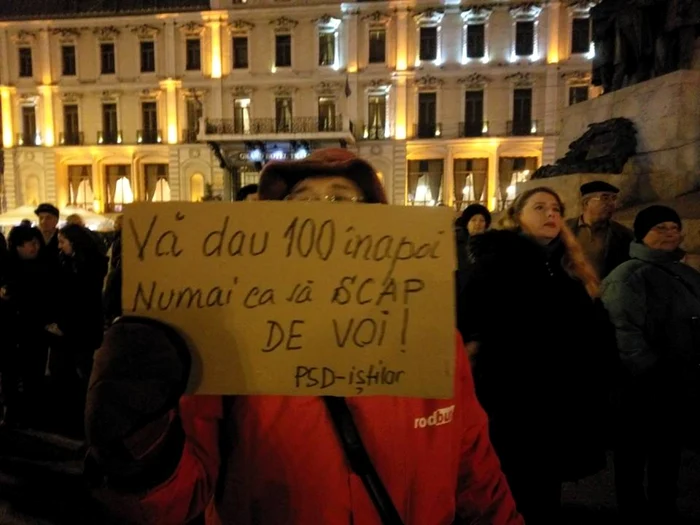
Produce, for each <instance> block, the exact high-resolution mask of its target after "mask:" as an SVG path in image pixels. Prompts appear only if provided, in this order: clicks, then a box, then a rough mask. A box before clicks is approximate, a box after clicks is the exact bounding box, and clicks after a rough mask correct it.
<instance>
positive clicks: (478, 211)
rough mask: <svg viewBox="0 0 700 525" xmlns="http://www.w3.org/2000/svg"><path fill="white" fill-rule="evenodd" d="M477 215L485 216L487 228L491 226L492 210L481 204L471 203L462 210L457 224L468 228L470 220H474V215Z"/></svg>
mask: <svg viewBox="0 0 700 525" xmlns="http://www.w3.org/2000/svg"><path fill="white" fill-rule="evenodd" d="M476 215H481V216H482V217H483V218H484V220H485V221H486V228H487V229H488V227H489V226H491V212H489V209H488V208H487V207H486V206H482V205H481V204H470V205H469V206H467V207H466V208H465V209H464V211H463V212H462V215H461V216H460V217H459V218H458V219H457V220H456V221H455V224H456V225H457V226H461V227H462V228H466V227H467V224H469V221H470V220H472V217H475V216H476Z"/></svg>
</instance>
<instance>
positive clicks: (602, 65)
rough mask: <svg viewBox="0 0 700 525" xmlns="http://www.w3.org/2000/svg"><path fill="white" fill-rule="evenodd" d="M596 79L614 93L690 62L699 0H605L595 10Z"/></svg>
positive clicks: (698, 20)
mask: <svg viewBox="0 0 700 525" xmlns="http://www.w3.org/2000/svg"><path fill="white" fill-rule="evenodd" d="M591 19H592V20H593V41H594V43H595V49H596V57H595V58H594V60H593V84H594V85H597V86H603V91H604V92H606V93H608V92H610V91H615V90H618V89H621V88H623V87H626V86H630V85H633V84H637V83H639V82H643V81H645V80H648V79H650V78H653V77H656V76H660V75H663V74H666V73H670V72H671V71H676V70H677V69H687V68H689V67H690V64H691V62H692V57H693V51H694V46H695V38H696V35H697V30H698V29H699V28H700V2H699V1H698V0H603V1H602V2H600V3H599V4H598V5H597V6H595V7H593V8H592V9H591Z"/></svg>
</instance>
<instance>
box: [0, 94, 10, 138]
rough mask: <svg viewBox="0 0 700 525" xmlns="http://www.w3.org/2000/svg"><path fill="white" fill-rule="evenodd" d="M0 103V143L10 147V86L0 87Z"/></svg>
mask: <svg viewBox="0 0 700 525" xmlns="http://www.w3.org/2000/svg"><path fill="white" fill-rule="evenodd" d="M0 104H2V106H1V107H2V145H3V146H4V147H6V148H11V147H12V144H13V143H12V138H13V137H12V99H11V97H10V88H8V87H0Z"/></svg>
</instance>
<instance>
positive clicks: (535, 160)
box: [0, 0, 596, 213]
mask: <svg viewBox="0 0 700 525" xmlns="http://www.w3.org/2000/svg"><path fill="white" fill-rule="evenodd" d="M68 3H69V4H71V5H75V11H76V14H74V15H66V14H65V13H62V14H61V15H59V14H56V13H54V14H53V15H52V14H50V13H48V14H46V13H44V14H43V15H42V14H41V13H39V12H37V11H36V10H35V11H32V10H31V9H29V8H27V10H26V11H25V12H20V11H16V12H10V11H8V8H3V7H0V102H1V106H0V109H1V111H2V118H1V123H2V135H1V136H2V145H3V151H4V175H3V195H4V206H5V209H11V208H14V207H16V206H20V205H24V204H30V205H33V204H36V203H38V202H41V201H50V202H55V203H57V204H59V205H66V204H74V205H78V206H84V207H87V208H90V209H93V210H95V211H100V212H107V213H109V212H116V211H119V210H120V209H121V206H123V204H125V203H128V202H131V201H132V200H156V201H157V200H195V201H196V200H200V199H201V198H202V197H203V196H204V194H205V192H206V189H205V188H206V187H207V185H211V188H212V189H213V191H214V193H215V194H219V195H222V196H223V197H224V198H225V199H226V198H230V196H231V195H232V194H233V193H234V192H235V189H236V188H237V187H238V186H240V185H242V184H246V183H249V182H254V181H255V180H256V179H257V174H258V171H259V168H260V166H261V165H262V164H263V163H264V162H265V161H266V160H269V159H274V158H302V157H303V156H304V155H305V154H307V153H308V151H309V150H311V149H314V148H318V147H322V146H326V145H342V146H345V147H348V148H350V149H352V150H354V151H357V152H358V153H359V154H360V155H361V156H362V157H364V158H366V159H367V160H369V161H370V162H371V163H372V164H373V165H374V166H375V167H376V168H377V170H378V171H379V172H380V173H381V175H382V179H383V182H384V184H385V186H386V188H387V193H388V194H389V198H390V200H391V202H392V203H394V204H413V205H435V204H438V203H444V204H447V205H450V206H454V207H455V208H456V209H459V208H461V207H463V206H465V205H466V204H467V203H469V202H474V201H481V202H484V203H487V204H488V205H489V207H490V208H492V209H493V208H499V207H500V206H502V205H503V204H504V203H505V202H506V201H507V200H508V199H509V198H510V197H512V190H513V182H514V181H515V180H517V179H518V178H526V177H527V176H528V174H529V173H531V172H532V171H533V170H534V169H536V168H537V167H538V166H539V165H541V164H542V163H549V162H553V161H554V160H555V159H554V158H553V156H554V148H555V143H556V135H557V127H558V115H559V113H560V110H561V109H562V108H564V107H566V106H567V105H569V104H572V103H576V102H578V101H581V100H585V99H587V98H588V97H590V96H593V95H594V94H595V93H596V90H595V89H593V88H591V87H590V86H589V83H590V75H589V71H590V67H591V61H590V59H591V57H592V54H593V52H594V50H593V46H592V44H591V29H590V21H589V18H588V10H589V9H590V7H591V6H592V4H591V3H589V2H578V3H574V4H571V3H566V4H565V3H561V2H543V3H541V4H537V3H531V2H530V3H515V2H513V3H507V2H506V3H503V2H501V3H493V4H485V3H480V4H478V5H477V4H476V3H472V2H463V3H459V2H454V1H449V0H447V1H443V2H442V3H440V2H424V1H420V0H417V1H413V2H404V1H401V2H396V1H386V2H358V3H339V2H337V3H332V2H329V1H328V0H325V1H321V0H319V1H316V0H307V1H305V2H303V3H295V2H290V1H287V0H247V1H246V2H239V1H235V2H232V1H231V0H210V1H204V0H202V1H199V2H198V1H197V0H172V2H170V3H169V2H165V1H163V0H160V1H159V2H155V1H154V0H151V2H150V3H153V5H154V6H155V5H157V6H158V7H157V8H153V9H151V8H149V7H148V4H149V1H148V0H139V1H138V2H137V1H135V0H123V2H122V5H121V7H120V11H119V13H118V14H117V13H115V12H110V9H109V7H108V5H107V4H108V3H109V2H108V1H107V0H73V1H72V2H68ZM131 3H133V4H134V5H133V8H132V7H130V4H131ZM31 4H32V2H31V1H28V2H27V5H31ZM49 4H51V2H49V3H48V4H47V5H49ZM83 4H85V5H83ZM103 4H104V5H103ZM51 5H52V4H51ZM14 9H15V10H17V7H15V8H14ZM210 143H211V144H210ZM224 167H225V168H226V169H224Z"/></svg>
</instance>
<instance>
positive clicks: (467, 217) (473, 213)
mask: <svg viewBox="0 0 700 525" xmlns="http://www.w3.org/2000/svg"><path fill="white" fill-rule="evenodd" d="M490 227H491V213H490V212H489V210H488V208H487V207H486V206H482V205H481V204H470V205H469V206H467V207H466V208H465V209H464V211H463V212H462V215H461V216H460V217H459V218H458V219H457V220H456V221H455V237H456V239H457V273H456V278H455V284H456V285H457V294H459V293H460V291H461V290H462V288H463V287H464V269H465V268H466V267H467V245H468V243H469V239H470V237H472V236H473V235H479V234H482V233H484V232H485V231H486V230H488V229H489V228H490Z"/></svg>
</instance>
